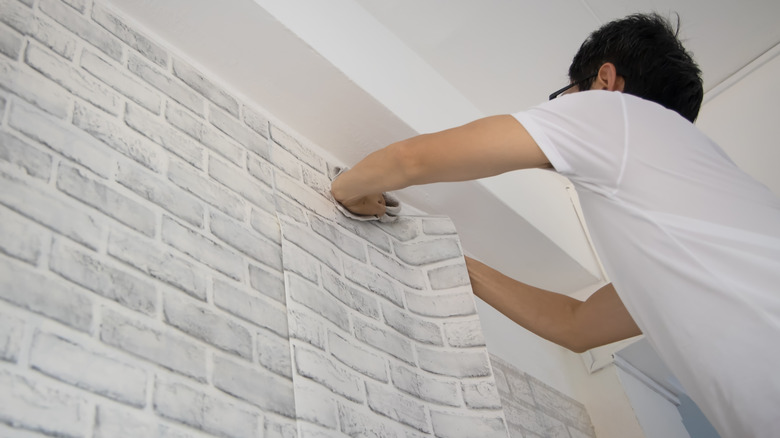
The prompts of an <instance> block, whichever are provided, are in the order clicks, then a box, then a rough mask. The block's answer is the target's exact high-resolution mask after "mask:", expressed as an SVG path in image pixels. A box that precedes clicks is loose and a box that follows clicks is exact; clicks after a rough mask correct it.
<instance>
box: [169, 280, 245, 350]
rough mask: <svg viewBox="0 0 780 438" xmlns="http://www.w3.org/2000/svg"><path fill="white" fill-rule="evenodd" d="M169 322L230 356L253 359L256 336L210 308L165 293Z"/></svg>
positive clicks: (183, 297)
mask: <svg viewBox="0 0 780 438" xmlns="http://www.w3.org/2000/svg"><path fill="white" fill-rule="evenodd" d="M163 314H164V317H165V322H167V323H168V324H170V325H172V326H174V327H176V328H178V329H179V330H181V331H183V332H185V333H187V334H189V335H190V336H193V337H195V338H197V339H200V340H202V341H204V342H207V343H209V344H211V345H213V346H215V347H217V348H220V349H222V350H224V351H226V352H228V353H232V354H236V355H238V356H241V357H244V358H247V359H251V358H252V335H251V334H250V333H249V330H247V329H246V328H245V327H244V326H242V325H239V324H237V323H236V322H235V321H233V320H232V319H231V318H228V317H227V316H225V315H223V314H221V313H218V312H215V311H214V310H212V309H211V308H210V307H207V306H204V305H200V304H198V303H197V302H196V301H193V300H192V299H190V298H187V297H185V296H183V295H182V296H179V294H176V293H169V294H165V296H164V304H163Z"/></svg>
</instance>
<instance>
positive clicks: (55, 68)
mask: <svg viewBox="0 0 780 438" xmlns="http://www.w3.org/2000/svg"><path fill="white" fill-rule="evenodd" d="M24 60H25V62H26V63H27V65H29V66H30V67H32V68H34V69H35V70H37V71H39V72H40V73H41V74H43V75H44V76H46V77H47V78H49V79H51V80H52V81H54V82H56V83H57V84H59V85H60V86H62V87H63V88H65V89H66V90H68V91H70V92H71V93H73V94H74V95H76V96H78V97H81V98H83V99H84V100H86V101H88V102H90V103H92V104H94V105H95V106H97V107H98V108H101V109H103V110H105V111H106V112H108V113H110V114H114V115H116V114H119V112H120V111H121V107H122V101H121V99H120V98H119V96H118V95H117V94H116V93H115V92H114V90H112V89H110V88H109V87H107V86H105V85H103V83H101V82H99V81H98V80H96V79H94V78H93V77H92V76H87V75H86V74H85V73H83V72H82V71H81V70H77V69H75V68H73V67H71V65H69V64H67V63H66V62H65V61H62V60H61V59H60V58H59V57H57V56H56V55H54V54H52V53H50V52H47V51H45V50H44V49H41V48H38V47H37V46H35V45H29V46H27V51H26V53H25V56H24Z"/></svg>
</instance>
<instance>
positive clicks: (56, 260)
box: [49, 239, 157, 315]
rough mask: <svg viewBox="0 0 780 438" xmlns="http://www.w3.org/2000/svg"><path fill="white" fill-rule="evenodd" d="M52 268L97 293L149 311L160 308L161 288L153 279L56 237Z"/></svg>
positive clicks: (145, 312)
mask: <svg viewBox="0 0 780 438" xmlns="http://www.w3.org/2000/svg"><path fill="white" fill-rule="evenodd" d="M49 269H51V270H52V271H53V272H56V273H58V274H60V275H61V276H62V277H63V278H66V279H68V280H70V281H72V282H74V283H76V284H79V285H81V286H83V287H85V288H87V289H89V290H91V291H93V292H95V293H96V294H98V295H100V296H102V297H105V298H108V299H109V300H112V301H116V302H117V303H119V304H121V305H123V306H125V307H127V308H129V309H132V310H136V311H138V312H141V313H144V314H146V315H153V314H154V313H155V311H156V307H157V306H156V304H157V290H156V288H155V287H154V285H152V284H151V283H150V282H148V281H146V280H142V279H140V278H138V277H135V276H133V275H130V274H128V273H127V272H124V271H122V270H119V269H116V268H115V267H113V266H111V265H108V264H106V263H104V262H102V261H101V260H99V257H98V255H97V254H94V253H89V252H87V251H82V250H80V249H76V248H74V247H72V246H70V245H67V244H66V243H64V242H63V241H62V239H55V241H54V244H53V245H52V249H51V255H50V256H49Z"/></svg>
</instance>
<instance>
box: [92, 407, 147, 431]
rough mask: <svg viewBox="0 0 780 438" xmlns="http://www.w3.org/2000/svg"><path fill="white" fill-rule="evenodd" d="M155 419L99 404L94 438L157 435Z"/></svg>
mask: <svg viewBox="0 0 780 438" xmlns="http://www.w3.org/2000/svg"><path fill="white" fill-rule="evenodd" d="M156 429H157V427H156V425H155V422H154V421H153V420H150V419H147V418H142V417H141V416H140V415H137V414H135V413H133V414H131V413H130V412H128V411H125V410H119V409H116V408H113V407H110V408H109V407H107V406H100V405H98V406H97V410H96V412H95V429H94V432H93V438H114V437H121V436H126V437H150V438H151V437H157V436H158V435H157V434H156V432H157V430H156Z"/></svg>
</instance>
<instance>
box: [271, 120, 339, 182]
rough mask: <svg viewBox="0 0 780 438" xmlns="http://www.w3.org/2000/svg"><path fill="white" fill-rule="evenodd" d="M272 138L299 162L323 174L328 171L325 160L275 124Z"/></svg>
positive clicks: (272, 128)
mask: <svg viewBox="0 0 780 438" xmlns="http://www.w3.org/2000/svg"><path fill="white" fill-rule="evenodd" d="M271 138H272V139H273V140H274V142H276V143H277V144H279V145H280V146H282V147H283V148H285V149H286V150H287V151H289V152H290V153H291V154H293V155H294V156H295V157H296V158H298V160H300V161H302V162H304V163H306V164H308V165H309V166H311V167H312V168H314V169H316V170H318V171H320V172H321V173H323V174H325V172H326V171H327V168H326V164H325V160H323V159H322V157H320V156H319V155H317V154H316V153H315V152H314V151H312V150H311V149H309V148H307V147H305V146H303V145H301V143H300V142H298V141H297V140H296V139H295V138H293V137H292V136H291V135H289V134H288V133H286V132H284V131H283V130H281V129H279V127H278V126H276V125H273V124H272V125H271Z"/></svg>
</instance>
